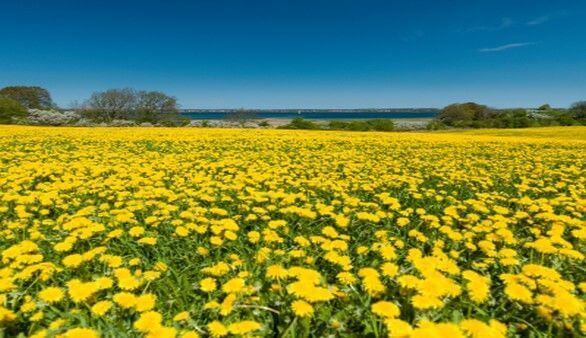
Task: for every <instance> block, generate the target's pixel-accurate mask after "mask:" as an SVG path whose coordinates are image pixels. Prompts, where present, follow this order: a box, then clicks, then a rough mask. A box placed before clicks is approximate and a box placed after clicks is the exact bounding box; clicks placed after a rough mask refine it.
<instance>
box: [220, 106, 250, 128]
mask: <svg viewBox="0 0 586 338" xmlns="http://www.w3.org/2000/svg"><path fill="white" fill-rule="evenodd" d="M257 118H258V117H257V116H256V112H255V111H254V110H246V109H238V110H234V111H230V112H228V113H226V115H225V116H224V119H226V120H227V121H229V122H232V123H236V124H238V125H240V127H244V126H245V125H246V124H247V123H248V122H251V121H253V120H256V119H257Z"/></svg>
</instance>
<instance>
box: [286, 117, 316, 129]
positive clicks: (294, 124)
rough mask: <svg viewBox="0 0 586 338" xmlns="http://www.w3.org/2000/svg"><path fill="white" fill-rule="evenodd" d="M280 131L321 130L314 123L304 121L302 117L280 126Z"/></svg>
mask: <svg viewBox="0 0 586 338" xmlns="http://www.w3.org/2000/svg"><path fill="white" fill-rule="evenodd" d="M278 129H310V130H315V129H320V127H319V125H318V124H317V123H315V122H313V121H309V120H304V119H302V118H300V117H297V118H294V119H293V120H292V121H291V122H289V123H288V124H286V125H283V126H279V127H278Z"/></svg>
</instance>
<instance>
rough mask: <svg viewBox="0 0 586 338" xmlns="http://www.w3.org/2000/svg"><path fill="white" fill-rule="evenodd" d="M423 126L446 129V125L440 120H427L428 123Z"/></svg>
mask: <svg viewBox="0 0 586 338" xmlns="http://www.w3.org/2000/svg"><path fill="white" fill-rule="evenodd" d="M425 128H426V129H427V130H444V129H447V128H448V126H446V125H445V124H443V123H442V122H441V121H438V120H431V121H429V123H427V125H426V126H425Z"/></svg>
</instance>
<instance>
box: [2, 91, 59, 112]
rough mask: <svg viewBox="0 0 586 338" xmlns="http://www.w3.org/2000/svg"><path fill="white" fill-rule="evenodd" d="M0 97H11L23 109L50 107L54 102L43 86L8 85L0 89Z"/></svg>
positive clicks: (53, 106) (53, 105) (52, 106)
mask: <svg viewBox="0 0 586 338" xmlns="http://www.w3.org/2000/svg"><path fill="white" fill-rule="evenodd" d="M0 97H6V98H9V99H13V100H15V101H16V102H18V103H20V105H21V106H22V107H24V108H25V109H52V108H55V103H53V99H51V94H49V91H48V90H46V89H45V88H41V87H36V86H10V87H4V88H2V89H0Z"/></svg>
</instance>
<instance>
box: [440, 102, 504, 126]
mask: <svg viewBox="0 0 586 338" xmlns="http://www.w3.org/2000/svg"><path fill="white" fill-rule="evenodd" d="M494 115H495V113H494V111H493V110H492V109H490V108H488V107H487V106H485V105H481V104H477V103H474V102H467V103H454V104H451V105H449V106H447V107H445V108H444V109H442V111H441V112H440V114H439V115H438V117H437V118H438V120H440V121H441V122H442V123H444V124H447V125H454V126H456V125H458V124H460V125H461V124H462V122H461V121H473V120H483V119H487V118H491V117H492V116H494Z"/></svg>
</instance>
